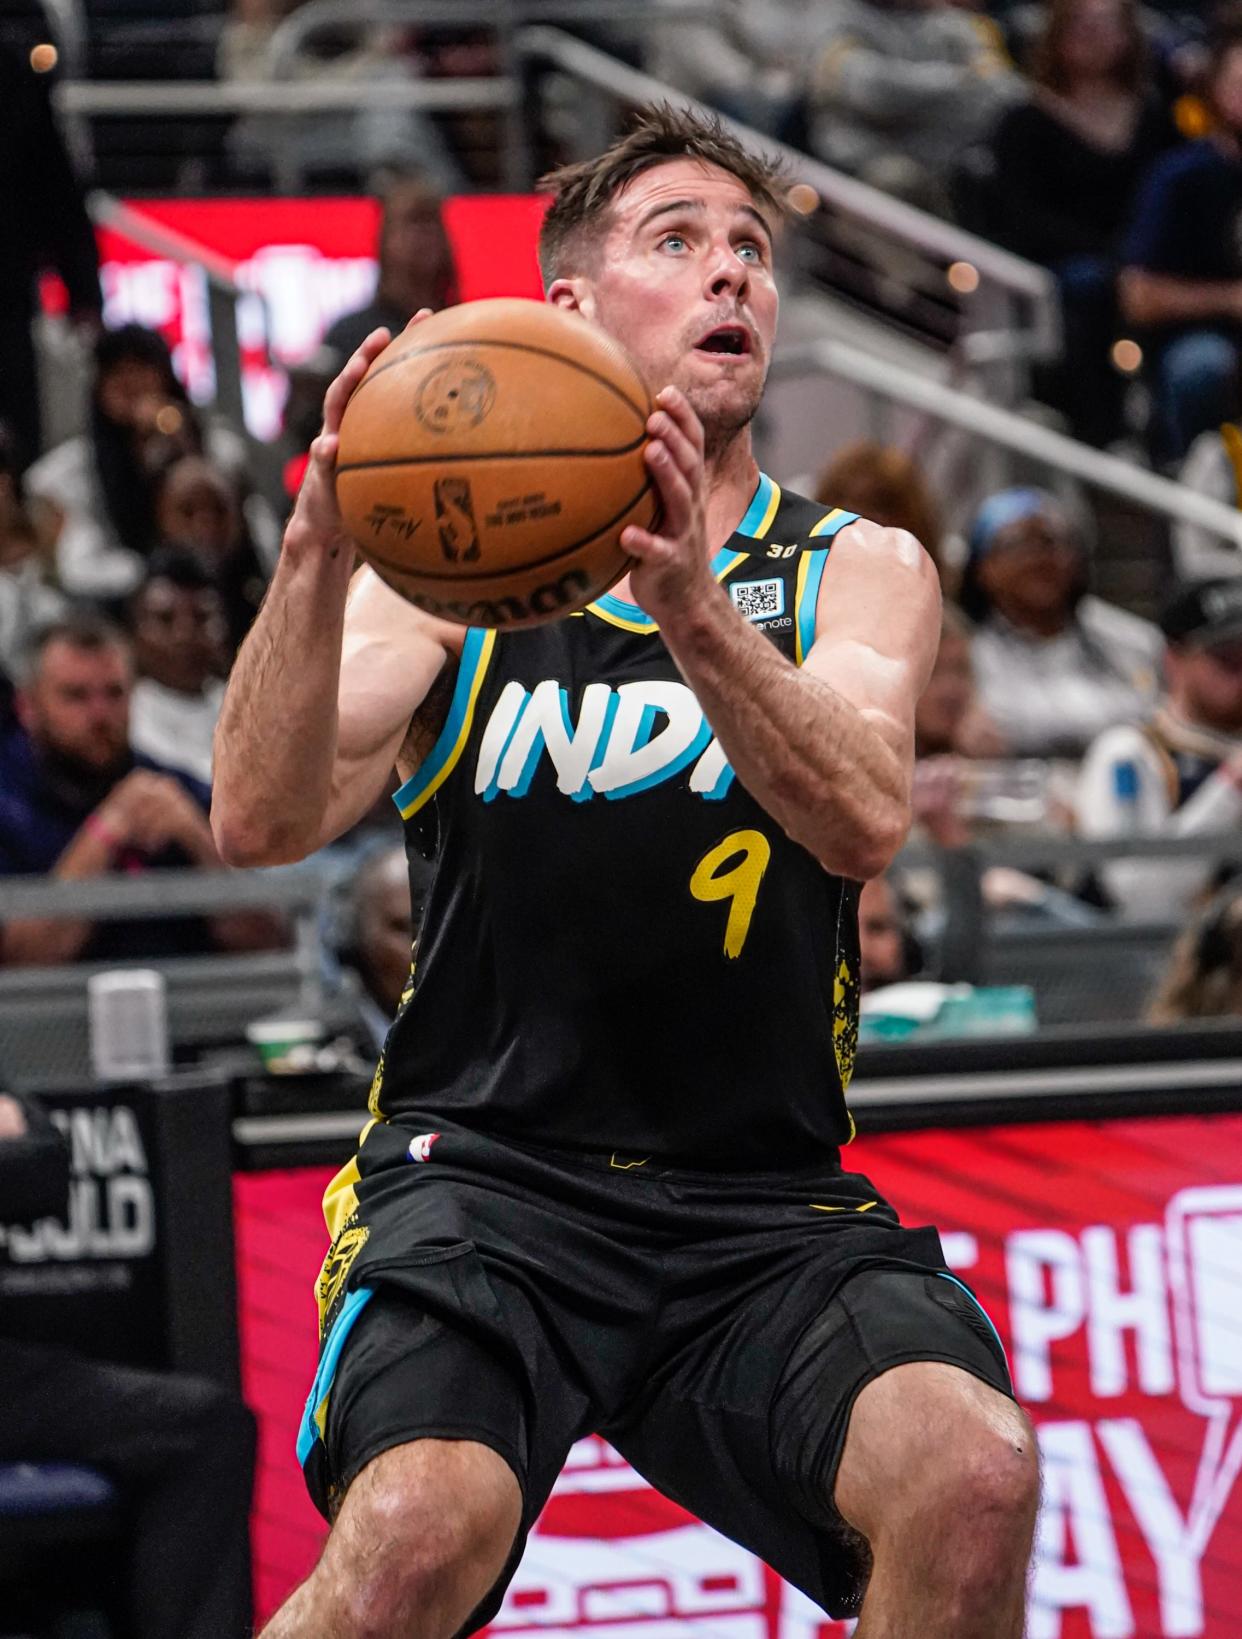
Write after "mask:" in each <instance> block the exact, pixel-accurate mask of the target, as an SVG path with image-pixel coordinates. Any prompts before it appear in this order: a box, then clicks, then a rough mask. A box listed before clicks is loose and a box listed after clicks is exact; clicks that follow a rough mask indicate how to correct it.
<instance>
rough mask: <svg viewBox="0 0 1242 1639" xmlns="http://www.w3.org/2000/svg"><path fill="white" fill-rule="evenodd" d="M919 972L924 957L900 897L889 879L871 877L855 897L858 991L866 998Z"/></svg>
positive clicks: (921, 969) (921, 968)
mask: <svg viewBox="0 0 1242 1639" xmlns="http://www.w3.org/2000/svg"><path fill="white" fill-rule="evenodd" d="M922 971H923V953H922V951H921V949H920V948H919V945H918V942H917V940H916V939H915V937H914V934H913V933H912V932H911V930H910V919H909V915H908V912H907V909H906V907H905V905H904V904H903V903H902V899H901V895H900V894H899V893H898V892H897V889H896V887H895V886H894V885H893V883H892V881H891V880H890V879H889V877H887V876H876V877H872V879H871V880H870V882H864V883H863V885H862V892H861V893H860V894H859V896H858V973H859V980H858V984H859V990H860V991H861V993H862V994H863V995H864V996H865V995H867V994H869V993H870V992H871V991H874V990H880V989H882V988H883V987H884V986H885V985H896V984H901V983H902V982H903V981H904V980H906V979H913V978H914V977H915V975H916V974H919V973H921V972H922Z"/></svg>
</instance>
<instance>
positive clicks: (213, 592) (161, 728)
mask: <svg viewBox="0 0 1242 1639" xmlns="http://www.w3.org/2000/svg"><path fill="white" fill-rule="evenodd" d="M131 629H132V634H133V643H134V663H135V667H136V669H137V673H138V676H137V681H136V682H135V683H134V687H133V692H132V694H131V696H130V705H129V739H130V744H131V745H132V746H133V748H134V750H135V751H136V752H138V753H140V754H141V755H142V756H144V757H149V758H151V760H152V761H153V762H157V763H161V764H162V765H163V766H164V767H165V768H169V769H178V770H180V771H181V772H182V773H184V774H190V775H193V777H194V778H195V779H196V780H200V781H201V782H202V783H203V784H204V785H210V783H211V741H212V736H213V735H214V733H215V729H216V719H217V717H219V715H220V706H221V703H222V702H223V700H224V683H223V682H222V681H221V679H222V676H223V674H224V672H225V671H226V670H227V668H228V659H227V655H226V644H227V641H228V639H227V624H226V621H225V613H224V599H223V598H222V597H221V596H220V589H219V587H218V586H217V585H216V583H215V581H214V580H213V579H212V576H211V574H210V573H209V571H208V570H207V569H206V568H205V567H204V565H203V564H202V562H201V561H200V560H199V559H198V558H196V557H195V556H194V554H193V553H191V552H188V551H185V550H180V551H179V550H177V549H176V548H164V549H163V550H161V551H159V552H156V553H154V554H153V555H152V557H151V560H150V562H149V563H148V565H147V578H146V579H145V580H144V581H143V583H142V585H141V586H140V587H139V588H138V590H137V591H136V592H135V593H134V599H133V603H132V605H131Z"/></svg>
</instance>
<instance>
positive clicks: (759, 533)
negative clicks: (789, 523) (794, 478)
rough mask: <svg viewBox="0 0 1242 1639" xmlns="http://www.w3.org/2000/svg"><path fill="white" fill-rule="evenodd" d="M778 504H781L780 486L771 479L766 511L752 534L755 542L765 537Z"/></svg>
mask: <svg viewBox="0 0 1242 1639" xmlns="http://www.w3.org/2000/svg"><path fill="white" fill-rule="evenodd" d="M780 504H781V486H780V485H779V484H778V483H777V481H776V479H775V478H773V479H772V493H771V495H770V496H769V497H768V510H767V511H766V512H765V513H764V515H763V517H762V518H761V519H760V520H759V527H758V529H756V531H755V533H754V537H753V538H754V539H755V540H757V541H761V540H763V538H764V537H765V536H766V534H767V532H768V530H769V529H771V527H772V520H773V519H774V518H775V517H776V512H777V508H778V507H779V506H780Z"/></svg>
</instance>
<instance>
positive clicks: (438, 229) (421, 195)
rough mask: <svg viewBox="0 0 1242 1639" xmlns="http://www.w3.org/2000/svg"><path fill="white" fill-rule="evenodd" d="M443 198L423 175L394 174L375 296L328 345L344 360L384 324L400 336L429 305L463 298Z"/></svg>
mask: <svg viewBox="0 0 1242 1639" xmlns="http://www.w3.org/2000/svg"><path fill="white" fill-rule="evenodd" d="M442 204H443V201H442V200H441V198H440V195H439V194H438V193H437V192H436V190H435V189H434V188H433V187H431V186H430V185H429V183H428V182H427V180H426V178H425V177H423V176H421V175H411V174H409V173H406V174H405V175H401V176H395V177H393V178H392V179H391V180H390V181H389V183H388V185H387V187H386V188H385V189H384V194H383V197H382V199H381V202H380V205H381V214H380V225H379V244H378V246H377V249H376V258H377V261H378V264H379V273H378V283H377V285H376V289H375V295H374V296H373V297H372V299H371V300H370V301H369V302H368V303H367V305H366V306H365V307H363V308H359V309H358V311H357V312H355V313H345V314H342V316H341V317H340V318H339V319H337V321H336V322H335V324H333V325H332V326H331V327H330V328H329V330H328V333H327V335H326V336H325V337H324V339H323V341H324V346H325V347H329V348H331V349H332V351H333V352H334V353H335V354H336V355H337V358H338V359H339V361H340V363H342V364H343V363H344V361H345V359H346V358H348V357H349V355H350V354H351V353H352V352H353V351H354V350H355V348H357V347H360V346H361V344H362V343H363V342H364V341H365V340H366V338H367V337H368V336H369V335H370V334H371V332H372V330H378V329H379V328H380V327H381V326H383V327H384V328H386V329H388V330H391V331H392V333H393V335H394V336H395V335H397V334H398V333H399V332H400V331H402V330H404V329H405V327H406V325H407V324H409V322H410V320H411V319H412V318H413V317H414V315H415V314H416V313H417V312H418V311H419V310H420V309H421V308H424V307H431V308H434V309H435V310H436V311H437V312H438V311H439V310H440V308H442V307H451V306H452V305H453V303H454V302H456V301H457V300H458V293H457V264H456V262H455V261H454V260H453V247H452V245H451V244H450V243H449V236H448V230H447V229H446V228H445V226H444V215H443V210H442Z"/></svg>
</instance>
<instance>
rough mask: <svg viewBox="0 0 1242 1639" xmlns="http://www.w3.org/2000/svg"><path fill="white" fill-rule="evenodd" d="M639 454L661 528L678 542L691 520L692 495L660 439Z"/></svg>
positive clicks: (683, 475) (684, 478)
mask: <svg viewBox="0 0 1242 1639" xmlns="http://www.w3.org/2000/svg"><path fill="white" fill-rule="evenodd" d="M643 454H644V459H645V461H646V463H647V468H648V470H649V471H650V473H651V476H652V478H653V479H654V480H655V486H656V489H657V491H658V492H659V496H660V505H661V507H662V508H663V515H662V517H661V519H660V524H661V527H662V528H663V530H664V532H665V533H666V534H667V535H668V536H669V537H671V538H672V539H673V540H679V539H680V538H681V537H682V535H684V534H685V533H686V532H687V530H688V529H689V528H690V524H691V521H692V520H693V517H694V491H693V490H692V489H691V487H690V482H689V480H688V479H687V477H686V475H685V473H684V472H682V471H681V469H680V468H679V467H678V465H677V463H676V462H675V461H674V459H673V456H672V454H671V452H670V450H669V447H668V445H667V444H666V443H665V442H664V440H663V439H662V438H653V439H652V440H651V442H650V443H649V444H648V445H647V448H646V450H645V451H644V452H643Z"/></svg>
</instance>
